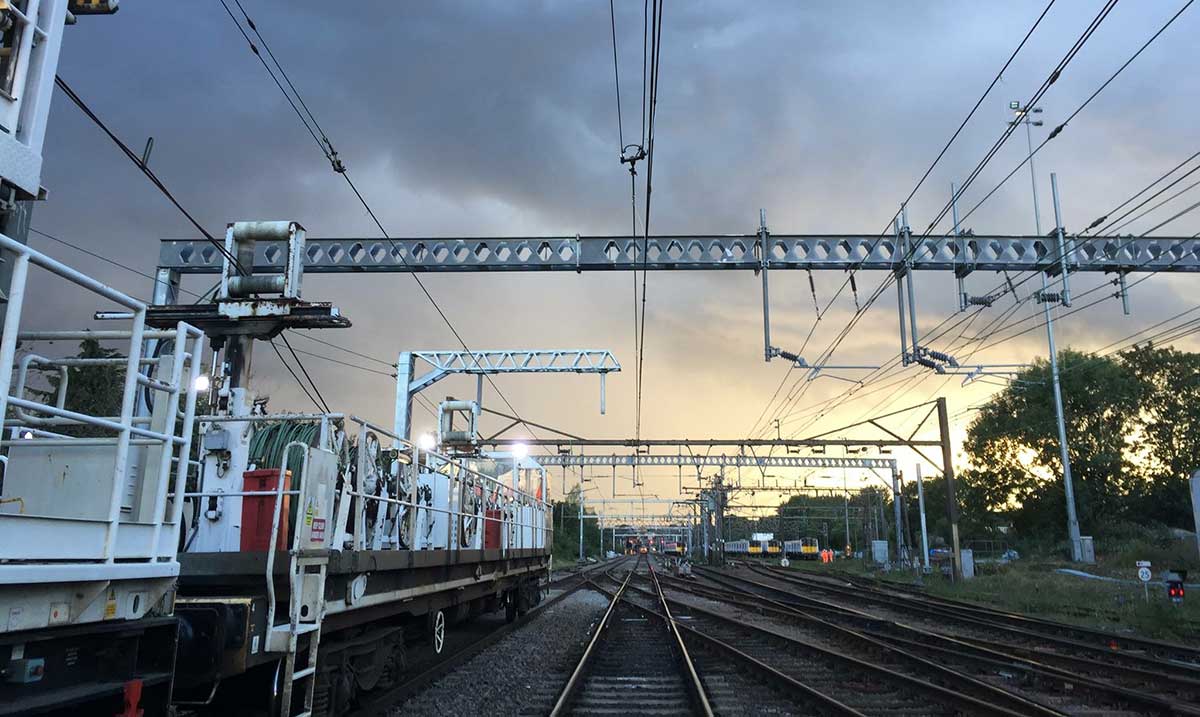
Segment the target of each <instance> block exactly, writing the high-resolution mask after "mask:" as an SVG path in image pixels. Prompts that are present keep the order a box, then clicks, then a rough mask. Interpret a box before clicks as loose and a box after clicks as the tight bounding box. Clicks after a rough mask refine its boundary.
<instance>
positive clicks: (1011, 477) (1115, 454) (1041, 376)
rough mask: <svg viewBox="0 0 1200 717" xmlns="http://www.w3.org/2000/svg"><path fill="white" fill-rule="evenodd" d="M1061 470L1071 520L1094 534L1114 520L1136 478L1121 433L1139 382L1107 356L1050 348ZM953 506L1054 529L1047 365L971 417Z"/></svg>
mask: <svg viewBox="0 0 1200 717" xmlns="http://www.w3.org/2000/svg"><path fill="white" fill-rule="evenodd" d="M1059 367H1060V376H1061V383H1062V396H1063V404H1064V410H1063V413H1064V415H1065V420H1066V427H1067V435H1068V438H1069V440H1068V443H1069V446H1070V458H1071V472H1072V475H1073V476H1074V487H1075V495H1076V505H1077V508H1078V511H1079V517H1080V521H1081V523H1082V524H1083V525H1085V526H1087V529H1088V530H1092V531H1095V530H1097V529H1099V528H1100V526H1102V525H1103V524H1104V522H1105V521H1108V520H1112V519H1115V518H1118V517H1120V515H1121V514H1122V511H1123V508H1124V507H1125V504H1126V497H1127V496H1128V495H1129V493H1130V492H1131V490H1132V489H1134V487H1135V486H1136V484H1137V483H1138V482H1139V479H1140V478H1139V476H1138V474H1137V471H1136V470H1135V469H1134V466H1133V464H1132V462H1131V457H1132V456H1131V453H1130V450H1129V444H1128V437H1129V436H1130V435H1131V434H1132V433H1133V432H1134V430H1135V428H1136V425H1137V421H1138V415H1139V406H1140V405H1141V401H1142V399H1143V395H1144V393H1145V391H1144V388H1143V381H1141V380H1139V378H1138V377H1137V376H1136V375H1134V374H1133V373H1131V372H1130V371H1129V370H1127V368H1126V366H1125V365H1123V363H1122V362H1121V361H1120V360H1118V359H1114V358H1107V357H1099V356H1095V355H1093V354H1085V353H1081V352H1078V351H1071V350H1067V351H1063V352H1061V353H1060V354H1059ZM964 450H965V451H966V454H967V456H968V458H969V461H970V465H971V467H970V468H969V469H968V470H966V471H964V472H963V474H962V482H963V484H964V486H963V491H962V495H961V496H960V504H961V505H962V506H963V509H964V513H969V514H970V515H971V516H972V518H973V519H978V518H979V516H981V515H985V514H986V515H992V516H994V515H996V514H999V513H1007V514H1010V515H1011V516H1012V519H1013V524H1014V526H1015V527H1016V528H1017V530H1018V533H1019V534H1021V535H1025V536H1039V537H1051V536H1057V535H1059V534H1061V532H1062V531H1061V524H1062V521H1063V516H1065V514H1066V507H1065V506H1066V503H1065V492H1064V489H1063V481H1062V461H1061V457H1060V452H1059V441H1058V429H1057V425H1056V420H1055V408H1054V395H1053V389H1052V386H1051V378H1050V366H1049V362H1048V361H1038V362H1037V363H1035V364H1034V365H1033V366H1031V367H1030V368H1028V369H1026V370H1025V371H1023V372H1022V373H1021V374H1020V375H1018V376H1017V378H1016V380H1014V381H1013V382H1012V383H1011V384H1010V385H1009V386H1008V387H1007V388H1005V389H1004V390H1003V391H1001V392H1000V393H998V394H996V395H995V396H994V397H993V398H992V400H991V401H989V402H988V403H987V405H985V406H984V407H983V409H982V410H981V411H980V413H979V414H978V415H977V416H976V418H975V420H974V421H972V423H971V425H970V427H969V428H968V431H967V440H966V443H965V444H964Z"/></svg>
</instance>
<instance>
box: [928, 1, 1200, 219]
mask: <svg viewBox="0 0 1200 717" xmlns="http://www.w3.org/2000/svg"><path fill="white" fill-rule="evenodd" d="M1193 2H1195V0H1188V1H1187V2H1186V3H1184V5H1183V7H1181V8H1179V10H1178V11H1177V12H1176V13H1175V14H1174V15H1172V16H1171V18H1170V19H1169V20H1167V21H1166V23H1164V24H1163V26H1162V27H1160V28H1159V29H1158V32H1156V33H1154V34H1153V35H1151V36H1150V39H1149V40H1146V42H1145V43H1143V44H1142V46H1141V47H1140V48H1138V50H1137V52H1135V53H1133V55H1131V56H1130V57H1129V59H1128V60H1126V61H1125V62H1124V63H1123V64H1122V65H1121V66H1120V67H1118V68H1117V70H1116V72H1114V73H1112V75H1110V76H1109V78H1108V79H1107V80H1105V81H1104V83H1103V84H1101V85H1100V87H1098V88H1097V89H1096V91H1095V92H1093V93H1092V94H1091V95H1090V96H1089V97H1088V98H1087V99H1086V100H1084V101H1083V104H1081V105H1079V106H1078V107H1077V108H1075V111H1074V112H1072V113H1071V114H1070V115H1069V116H1068V117H1067V119H1066V120H1065V121H1063V122H1062V123H1061V124H1059V125H1058V126H1057V127H1055V128H1054V130H1053V131H1051V132H1050V134H1049V135H1047V136H1046V139H1044V140H1042V143H1041V144H1039V145H1038V146H1037V147H1035V148H1034V149H1033V151H1032V152H1030V153H1029V155H1028V156H1027V157H1026V158H1025V159H1024V160H1023V161H1022V162H1021V163H1020V164H1018V165H1017V166H1016V167H1014V168H1013V170H1012V171H1011V172H1009V173H1008V174H1007V175H1005V177H1004V179H1002V180H1000V183H999V184H997V185H996V186H995V187H993V188H992V190H991V191H990V192H988V193H987V194H986V195H984V197H983V199H981V200H979V203H978V204H976V205H975V206H974V207H972V208H971V211H969V212H967V214H966V216H964V217H963V218H962V219H961V220H960V221H966V219H967V217H969V216H971V215H972V214H974V213H975V210H976V209H978V208H979V207H980V206H981V205H982V204H983V203H984V202H986V201H987V200H988V199H990V198H991V196H992V195H993V194H995V193H996V191H997V190H999V189H1000V187H1003V186H1004V184H1005V183H1006V182H1008V180H1009V179H1010V178H1011V177H1012V176H1013V175H1014V174H1016V173H1017V171H1018V170H1020V169H1021V168H1022V167H1024V166H1025V163H1026V162H1028V161H1029V160H1030V159H1032V158H1033V156H1034V155H1035V154H1037V153H1038V152H1040V151H1041V150H1042V148H1043V147H1045V146H1046V145H1047V144H1049V142H1050V140H1052V139H1054V138H1055V137H1057V136H1058V135H1059V134H1061V133H1062V131H1063V130H1064V129H1066V127H1067V125H1068V124H1069V123H1070V122H1071V120H1073V119H1075V116H1076V115H1078V114H1079V113H1080V112H1082V111H1083V110H1084V108H1085V107H1087V106H1088V105H1089V104H1091V102H1092V100H1094V99H1096V96H1097V95H1099V94H1100V93H1101V92H1102V91H1104V88H1106V87H1108V85H1109V84H1110V83H1111V82H1112V81H1113V80H1115V79H1117V76H1119V75H1120V74H1121V73H1122V72H1124V71H1125V68H1126V67H1129V65H1130V63H1132V62H1133V61H1134V60H1136V59H1137V58H1138V56H1139V55H1141V54H1142V52H1144V51H1145V49H1146V48H1147V47H1149V46H1150V44H1151V43H1153V42H1154V41H1155V40H1157V39H1158V36H1159V35H1161V34H1163V32H1165V31H1166V29H1167V28H1168V27H1170V26H1171V24H1172V23H1174V22H1175V20H1176V19H1177V18H1178V17H1179V16H1180V15H1182V14H1183V11H1184V10H1187V9H1188V8H1189V7H1191V5H1192V3H1193ZM1025 106H1026V107H1028V106H1029V105H1028V104H1026V105H1025ZM1014 126H1015V125H1014ZM1177 181H1178V180H1177ZM1139 206H1141V205H1139ZM943 216H944V215H943ZM939 220H940V219H939Z"/></svg>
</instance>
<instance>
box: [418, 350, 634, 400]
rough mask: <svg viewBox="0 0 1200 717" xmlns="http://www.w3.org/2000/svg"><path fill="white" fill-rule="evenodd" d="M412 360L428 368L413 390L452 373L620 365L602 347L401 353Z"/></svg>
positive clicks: (589, 369) (605, 369)
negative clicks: (426, 365)
mask: <svg viewBox="0 0 1200 717" xmlns="http://www.w3.org/2000/svg"><path fill="white" fill-rule="evenodd" d="M406 355H407V356H410V357H411V359H409V360H412V361H416V360H420V361H423V362H425V363H427V364H429V366H430V367H431V369H430V371H429V372H428V373H425V374H422V375H421V376H420V377H419V378H415V379H414V380H413V381H412V383H411V384H410V387H411V389H412V390H413V391H420V390H421V389H423V388H425V387H427V386H429V385H431V384H433V383H435V382H437V381H440V380H441V379H443V378H445V377H446V376H447V375H449V374H452V373H462V374H475V375H483V374H495V373H600V374H603V373H608V372H610V371H620V370H621V364H619V363H618V362H617V359H616V357H614V356H613V355H612V352H611V351H606V350H603V349H570V350H560V349H527V350H517V351H412V352H406V353H405V354H401V359H400V362H401V363H404V361H405V360H406V359H405V358H404V357H405V356H406Z"/></svg>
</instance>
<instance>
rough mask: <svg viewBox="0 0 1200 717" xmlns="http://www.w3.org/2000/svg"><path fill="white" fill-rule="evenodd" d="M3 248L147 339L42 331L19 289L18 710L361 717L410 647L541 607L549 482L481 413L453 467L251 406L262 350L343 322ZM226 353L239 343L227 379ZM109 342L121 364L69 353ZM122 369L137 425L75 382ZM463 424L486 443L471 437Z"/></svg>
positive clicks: (7, 574) (12, 311)
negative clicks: (493, 614)
mask: <svg viewBox="0 0 1200 717" xmlns="http://www.w3.org/2000/svg"><path fill="white" fill-rule="evenodd" d="M280 238H284V239H289V238H290V241H291V242H292V243H293V244H300V245H302V241H303V233H302V229H300V228H299V227H298V225H296V224H295V223H294V222H270V223H254V222H250V223H237V224H233V225H230V227H229V230H228V233H227V237H226V246H227V247H229V248H230V250H231V251H230V253H231V255H238V254H241V255H246V254H247V253H248V251H247V249H246V247H245V246H244V244H245V243H246V242H250V243H253V242H256V241H259V240H263V239H271V240H278V239H280ZM0 246H2V247H3V248H4V249H5V250H7V251H9V252H11V253H12V254H13V255H14V256H16V261H17V265H18V267H21V266H29V265H32V266H36V267H39V268H41V269H43V270H45V272H44V273H48V274H50V275H51V276H55V277H57V278H59V279H62V280H65V281H66V282H70V283H74V284H76V285H79V286H82V287H84V288H86V289H90V290H92V291H93V292H94V293H96V294H98V295H99V296H100V297H101V298H102V299H104V300H106V301H108V302H112V303H114V304H116V305H117V306H118V307H120V308H122V309H124V311H123V312H118V313H119V314H121V316H119V317H118V318H117V320H115V321H113V322H112V323H121V324H125V325H126V327H125V328H120V329H113V330H104V331H95V330H81V331H61V330H60V331H51V332H46V331H30V330H26V329H25V327H23V326H22V325H21V319H22V316H21V301H20V297H21V296H22V295H23V292H24V289H25V288H26V287H25V285H24V281H25V274H24V273H23V272H20V273H18V274H17V275H16V276H15V277H14V280H13V285H12V289H13V292H12V296H15V297H16V298H15V300H14V299H13V298H10V302H9V305H8V307H7V312H6V315H5V333H4V337H3V342H2V343H0V355H2V356H3V357H6V358H7V366H8V370H7V371H3V372H0V383H5V385H4V386H0V389H3V390H0V411H4V410H6V409H11V411H12V413H13V417H12V418H11V419H10V420H8V421H6V428H9V429H10V432H9V433H8V434H7V435H10V436H14V438H9V439H7V440H5V441H4V442H3V444H4V446H5V448H6V449H7V458H6V460H7V464H6V465H5V470H4V479H3V484H2V487H0V558H3V562H0V608H3V610H4V611H3V614H4V616H5V617H6V621H5V622H3V623H0V628H4V629H3V631H0V660H4V661H5V662H4V663H2V664H6V665H7V673H8V674H15V675H16V679H13V678H9V679H6V680H5V681H4V682H3V683H0V714H10V713H20V714H26V713H34V712H37V711H38V710H43V709H45V710H49V709H51V708H56V709H65V710H68V711H70V712H74V713H81V714H91V713H96V714H100V713H105V714H117V713H120V712H121V709H122V705H126V704H132V705H134V706H135V707H138V708H140V709H142V710H144V711H145V713H146V714H152V715H153V714H165V713H166V712H167V711H168V705H169V703H172V702H173V703H175V704H177V705H181V706H183V705H186V706H189V707H191V708H197V709H198V708H202V707H207V708H213V707H217V706H221V705H230V706H232V705H236V706H238V707H239V708H260V709H261V711H262V712H263V713H265V714H281V715H292V714H294V713H297V712H302V713H305V714H308V713H311V714H314V715H329V714H340V713H343V712H344V711H346V710H347V709H349V708H350V707H352V706H353V705H354V704H355V703H356V701H357V700H358V699H359V697H360V696H362V695H364V694H367V693H370V692H371V691H373V690H378V689H381V688H385V687H387V686H388V685H390V684H392V683H394V682H396V681H397V680H398V679H400V678H401V677H402V676H403V674H404V668H405V664H406V662H407V653H408V652H409V651H411V650H413V649H422V650H426V649H428V650H433V651H435V652H440V651H441V649H442V645H443V643H444V640H445V636H446V632H447V630H449V629H451V626H452V625H454V624H455V623H457V622H459V621H461V620H464V619H467V618H468V617H471V616H473V615H477V614H480V613H482V612H487V611H493V610H500V609H503V610H505V612H506V614H507V616H508V617H509V618H510V619H512V618H515V617H516V616H517V615H519V614H522V613H524V612H525V611H526V610H528V609H529V608H530V607H531V606H533V605H534V604H536V603H537V602H538V601H539V600H540V593H539V585H538V581H539V576H541V575H543V574H545V573H546V572H547V570H548V568H549V547H548V546H549V545H550V544H551V542H552V540H551V538H552V536H551V525H552V521H549V520H548V519H547V516H548V514H549V508H548V505H547V503H546V502H545V496H546V495H547V491H548V485H547V475H546V471H545V469H544V468H542V467H541V466H540V465H538V464H537V463H536V462H535V461H534V460H533V459H531V458H529V457H527V456H523V455H518V454H514V453H499V454H497V453H482V452H479V451H478V450H475V449H474V448H473V446H474V444H475V441H477V440H478V435H477V433H476V432H475V429H474V421H473V418H474V417H477V415H478V407H477V406H476V405H474V402H466V405H465V406H464V405H463V402H454V401H447V402H444V403H443V404H442V405H441V406H440V419H441V422H440V429H439V439H438V441H437V444H438V445H440V446H441V447H442V448H441V449H440V450H433V448H432V446H426V447H424V448H422V447H421V446H418V445H416V444H414V443H412V442H409V441H407V440H405V439H404V438H403V437H401V436H400V435H398V434H397V433H396V432H395V431H393V430H389V429H386V428H383V427H381V426H379V425H376V424H374V423H372V422H370V421H368V420H365V419H363V418H359V417H356V416H353V415H350V414H346V413H337V412H318V413H308V414H301V413H291V412H288V413H272V412H270V411H269V410H268V409H267V408H266V406H265V402H264V401H263V400H262V399H260V397H259V396H257V395H256V394H255V393H254V392H253V391H252V387H251V386H250V385H249V382H248V380H247V377H248V371H247V370H246V369H247V367H248V361H249V354H250V350H251V347H252V342H253V340H254V335H255V334H254V332H256V331H262V330H264V329H263V327H264V326H265V327H271V326H272V325H273V324H275V322H278V321H279V317H280V316H281V315H283V316H286V313H284V312H287V311H297V310H299V309H301V308H307V309H309V311H308V312H307V313H306V314H304V316H303V317H302V318H305V320H309V321H311V320H312V317H314V316H316V317H318V318H319V320H321V321H326V320H328V319H329V318H330V317H336V316H338V314H337V312H336V310H335V309H332V307H329V306H328V305H315V304H307V303H305V302H303V301H302V299H300V297H299V296H298V295H295V296H293V297H290V298H289V299H288V300H287V301H286V302H274V303H273V302H272V300H271V299H267V298H263V297H262V296H261V295H260V296H258V297H256V298H255V299H254V300H253V302H250V301H245V300H243V299H241V298H238V297H236V296H233V295H232V294H234V293H236V290H235V289H233V287H234V286H236V284H237V282H234V281H231V279H232V278H233V274H232V271H233V267H232V262H231V261H230V260H229V259H226V262H228V263H229V264H230V267H229V269H230V272H231V273H230V274H229V275H227V276H226V279H227V281H226V282H225V287H223V289H222V291H221V292H219V295H220V297H221V298H220V299H218V301H217V304H216V307H215V308H216V309H217V310H216V311H211V310H209V309H207V308H206V307H203V306H201V307H195V306H192V305H187V306H186V307H184V308H180V307H177V306H172V305H165V306H164V305H157V306H147V305H146V304H144V303H142V302H141V301H138V300H137V299H134V298H132V297H129V296H127V295H124V294H122V293H121V292H117V291H115V290H112V289H110V288H108V287H106V286H104V285H102V284H100V283H99V282H95V281H93V280H90V279H89V278H88V277H86V276H85V275H83V274H81V273H79V272H76V271H73V270H71V269H70V268H69V267H67V266H64V265H62V264H61V263H59V262H56V261H55V260H53V259H51V258H50V257H47V256H45V255H42V254H40V253H38V252H36V251H34V250H32V249H30V248H28V247H25V246H23V245H20V244H17V243H16V242H12V241H11V240H9V239H8V238H7V237H0ZM253 248H254V247H253V246H251V247H250V249H249V251H250V252H252V251H253ZM251 255H252V254H251ZM296 256H297V257H298V256H299V254H298V253H296ZM293 276H299V273H298V272H294V273H293ZM248 278H249V279H256V280H257V279H259V278H260V276H259V275H256V276H252V277H248ZM44 280H45V279H44ZM266 283H267V282H262V284H266ZM279 283H280V284H282V282H279ZM260 291H261V284H260ZM264 293H265V292H264ZM252 304H253V307H252ZM255 310H258V311H261V312H263V313H261V314H260V315H257V316H253V314H248V312H253V311H255ZM184 311H186V312H188V313H189V314H191V315H190V316H189V317H188V318H190V319H191V321H184V320H181V317H180V316H179V314H180V313H181V312H184ZM205 311H208V312H209V313H210V315H209V316H204V315H203V314H204V312H205ZM247 315H251V316H253V319H254V321H253V322H250V323H241V322H242V320H243V319H242V318H241V317H245V316H247ZM222 326H230V327H235V328H233V330H235V331H237V332H239V333H236V334H227V333H222V329H221V327H222ZM265 330H266V331H268V332H269V331H270V330H271V329H270V328H267V329H265ZM206 334H207V337H208V338H209V339H210V340H213V339H214V336H215V337H216V338H215V340H214V343H216V344H218V345H222V346H223V350H222V352H221V357H220V359H219V360H218V361H217V363H216V365H215V371H214V374H213V375H212V376H211V378H210V377H209V376H208V375H207V374H204V373H202V371H201V357H202V356H203V355H204V340H205V338H206ZM18 340H19V341H21V342H22V348H23V350H24V353H23V355H22V356H21V357H20V358H19V359H17V358H15V357H14V351H15V348H16V342H17V341H18ZM86 340H101V341H103V342H104V343H105V344H106V345H109V346H114V345H116V344H119V347H120V349H121V354H120V355H118V354H116V353H115V351H116V348H113V349H112V350H110V351H108V352H105V353H104V354H103V355H102V356H101V357H96V358H80V357H63V356H60V355H56V354H55V347H56V346H64V345H65V346H73V344H74V342H76V341H86ZM235 344H236V349H237V352H236V353H231V349H232V348H234V347H235ZM239 362H240V363H239ZM106 367H111V369H113V371H114V373H113V374H112V375H114V376H116V377H118V378H119V380H118V381H117V383H116V385H115V386H114V387H113V388H112V390H111V392H112V395H111V396H110V397H109V398H108V399H106V400H105V401H103V402H102V403H109V404H112V405H116V406H119V407H120V408H119V415H97V414H95V413H94V412H89V411H88V410H86V409H84V408H75V409H71V408H67V407H72V406H81V405H86V403H84V402H82V400H81V395H80V394H79V393H78V391H84V390H87V387H88V385H90V384H89V383H88V382H79V381H73V380H71V379H73V378H77V377H78V376H80V375H81V374H80V372H88V371H92V372H95V371H97V370H104V369H105V368H106ZM93 375H94V374H93ZM49 378H55V379H56V380H54V381H53V382H49V381H48V379H49ZM206 383H208V384H210V385H209V387H208V389H207V390H206V391H205V390H203V388H204V386H205V384H206ZM40 386H48V387H49V388H48V389H46V390H43V391H37V390H35V389H37V388H39V387H40ZM201 392H203V393H204V394H205V395H204V398H205V399H206V401H205V402H206V403H208V405H210V406H211V408H210V409H208V410H209V412H208V413H205V414H200V413H199V412H198V411H197V404H198V400H197V398H198V393H201ZM463 411H466V412H467V413H469V414H471V415H470V416H469V420H468V421H467V424H468V425H469V426H471V428H469V429H468V430H466V431H463V430H455V426H454V421H453V419H454V417H455V416H456V415H460V414H461V413H462V412H463ZM193 427H195V430H193Z"/></svg>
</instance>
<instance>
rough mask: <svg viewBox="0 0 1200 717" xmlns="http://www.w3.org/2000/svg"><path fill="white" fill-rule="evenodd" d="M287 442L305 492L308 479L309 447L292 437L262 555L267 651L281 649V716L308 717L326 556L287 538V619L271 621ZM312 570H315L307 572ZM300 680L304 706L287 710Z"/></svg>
mask: <svg viewBox="0 0 1200 717" xmlns="http://www.w3.org/2000/svg"><path fill="white" fill-rule="evenodd" d="M292 446H297V447H299V448H302V449H304V450H305V451H306V453H305V457H304V459H303V460H302V461H301V470H300V490H299V494H300V495H301V496H303V495H305V483H306V481H307V479H308V475H307V474H308V470H307V468H308V454H307V451H308V448H309V447H308V445H307V444H305V443H301V442H299V441H293V442H291V443H289V444H288V445H287V446H285V447H284V459H283V465H282V466H281V467H280V469H279V480H278V481H277V482H276V486H275V511H274V517H273V519H272V521H271V544H270V547H269V551H268V553H267V570H266V578H267V644H266V649H267V651H268V652H282V653H284V658H283V674H282V675H281V679H282V685H281V690H280V697H279V715H280V717H311V715H312V709H313V695H314V693H315V688H316V683H317V649H318V647H319V646H320V644H321V620H322V619H323V618H324V617H325V577H326V574H327V571H328V569H329V555H328V553H325V552H324V551H321V550H315V551H314V550H301V549H300V546H299V538H300V531H299V530H296V531H295V534H294V535H293V538H292V548H291V550H289V551H288V620H287V622H285V623H280V624H279V625H276V624H275V604H276V600H275V576H274V569H275V552H276V551H275V549H276V545H277V541H278V536H279V524H280V518H281V516H280V514H281V512H282V500H281V498H282V495H283V485H284V480H283V477H284V475H286V474H287V463H288V461H287V454H288V451H290V450H291V448H292ZM312 569H315V572H314V571H313V570H312ZM302 635H308V651H307V652H308V657H307V659H306V660H305V664H304V666H303V667H300V668H299V669H297V666H296V653H297V652H299V649H300V637H301V636H302ZM301 680H303V681H304V710H303V711H302V712H297V713H295V714H293V713H292V696H293V692H294V691H295V686H296V683H297V682H299V681H301Z"/></svg>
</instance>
